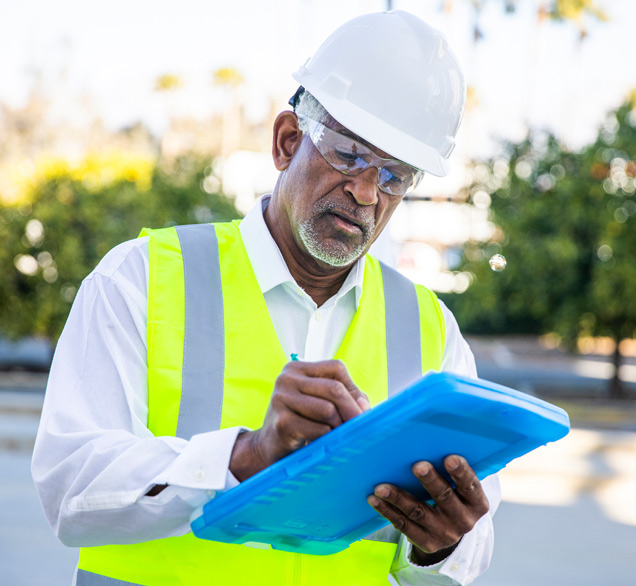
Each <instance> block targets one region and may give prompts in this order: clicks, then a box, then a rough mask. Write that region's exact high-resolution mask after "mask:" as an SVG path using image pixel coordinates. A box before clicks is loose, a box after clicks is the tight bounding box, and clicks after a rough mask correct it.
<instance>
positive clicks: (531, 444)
mask: <svg viewBox="0 0 636 586" xmlns="http://www.w3.org/2000/svg"><path fill="white" fill-rule="evenodd" d="M569 428H570V423H569V419H568V416H567V413H566V412H565V411H563V410H562V409H560V408H559V407H556V406H554V405H551V404H550V403H547V402H545V401H542V400H540V399H537V398H535V397H532V396H530V395H526V394H524V393H520V392H519V391H515V390H513V389H509V388H506V387H503V386H501V385H497V384H494V383H490V382H488V381H485V380H481V379H469V378H465V377H459V376H455V375H451V374H447V373H432V374H429V375H428V376H425V377H423V378H422V379H420V380H419V381H418V382H416V383H415V384H414V385H412V386H411V387H409V388H408V389H406V390H405V391H403V392H402V393H400V394H398V395H396V396H394V397H392V398H391V399H389V400H387V401H385V402H383V403H381V404H380V405H378V406H376V407H375V408H373V409H371V410H369V411H367V412H365V413H363V414H362V415H360V416H358V417H355V418H354V419H352V420H351V421H348V422H346V423H345V424H343V425H341V426H340V427H338V428H336V429H334V430H333V431H331V432H330V433H328V434H327V435H325V436H323V437H321V438H319V439H317V440H316V441H314V442H312V443H311V444H309V445H308V446H306V447H304V448H302V449H300V450H298V451H297V452H294V453H293V454H291V455H289V456H287V457H286V458H284V459H283V460H281V461H279V462H277V463H276V464H273V465H272V466H270V467H269V468H267V469H265V470H263V471H262V472H259V473H258V474H256V475H255V476H253V477H252V478H250V479H248V480H246V481H245V482H243V483H241V484H240V485H239V486H237V487H235V488H233V489H232V490H230V491H228V492H227V493H224V494H221V495H218V496H217V497H216V498H215V499H213V500H212V501H210V502H209V503H207V504H206V505H204V506H203V508H202V510H200V511H199V513H200V514H198V515H195V516H194V517H196V518H194V519H193V521H192V523H191V526H192V531H193V532H194V534H195V535H196V536H197V537H199V538H202V539H208V540H211V541H222V542H225V543H251V544H264V547H267V546H269V545H271V547H273V548H274V549H280V550H284V551H293V552H300V553H308V554H316V555H328V554H332V553H336V552H338V551H341V550H343V549H345V548H347V547H348V546H349V545H350V544H351V543H353V542H354V541H357V540H359V539H362V538H363V537H365V536H367V535H369V534H370V533H373V532H374V531H377V530H378V529H380V528H382V527H384V526H385V525H387V524H388V522H387V521H386V520H385V519H384V518H383V517H381V516H380V515H378V514H377V513H376V512H375V511H374V510H373V509H372V508H371V507H370V506H369V504H368V503H367V500H366V498H367V496H368V495H370V494H372V492H373V488H374V487H375V486H376V485H377V484H380V483H382V482H388V483H391V484H395V485H396V486H400V487H401V488H404V489H405V490H407V491H408V492H410V493H412V494H414V495H416V496H419V497H420V498H422V499H424V500H428V499H429V498H430V495H428V494H427V493H426V491H424V489H423V488H422V486H421V485H420V484H419V482H418V481H417V479H416V478H415V477H414V476H413V474H412V472H411V466H412V465H413V464H414V463H415V462H417V461H419V460H428V461H429V462H431V463H432V464H433V465H434V466H435V468H436V469H437V470H438V471H440V472H443V473H444V475H445V476H446V478H447V479H448V480H450V478H448V476H447V475H446V473H445V472H444V469H443V466H442V462H443V460H444V458H445V457H446V456H448V455H449V454H460V455H462V456H464V457H465V458H466V459H467V460H468V463H469V464H470V465H471V466H472V467H473V468H474V469H475V471H476V473H477V476H478V477H479V478H480V479H483V478H485V477H486V476H489V475H490V474H494V473H495V472H497V471H499V470H501V469H502V468H503V467H505V466H506V464H508V463H509V462H510V461H511V460H514V459H515V458H518V457H520V456H522V455H524V454H526V453H528V452H530V451H531V450H534V449H535V448H537V447H539V446H542V445H544V444H547V443H548V442H553V441H556V440H558V439H561V438H562V437H564V436H565V435H567V433H568V431H569Z"/></svg>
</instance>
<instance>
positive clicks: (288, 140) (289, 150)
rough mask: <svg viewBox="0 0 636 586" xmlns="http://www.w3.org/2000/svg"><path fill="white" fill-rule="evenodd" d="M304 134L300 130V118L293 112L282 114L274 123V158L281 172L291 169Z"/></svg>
mask: <svg viewBox="0 0 636 586" xmlns="http://www.w3.org/2000/svg"><path fill="white" fill-rule="evenodd" d="M302 137H303V133H302V132H301V131H300V129H299V128H298V117H297V116H296V114H294V113H293V112H291V111H289V110H286V111H285V112H281V113H280V114H279V115H278V116H277V117H276V120H275V121H274V136H273V142H272V158H273V159H274V165H275V167H276V168H277V169H278V170H279V171H284V170H285V169H287V167H289V163H290V162H291V160H292V157H293V156H294V153H295V152H296V149H297V148H298V147H299V146H300V141H301V140H302Z"/></svg>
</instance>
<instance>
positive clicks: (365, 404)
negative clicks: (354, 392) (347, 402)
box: [357, 397, 370, 411]
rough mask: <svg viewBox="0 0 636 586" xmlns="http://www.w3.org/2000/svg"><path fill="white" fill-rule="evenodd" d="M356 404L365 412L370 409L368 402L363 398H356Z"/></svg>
mask: <svg viewBox="0 0 636 586" xmlns="http://www.w3.org/2000/svg"><path fill="white" fill-rule="evenodd" d="M357 403H358V405H360V408H361V409H362V410H363V411H366V410H367V409H368V408H369V407H370V405H369V400H368V399H366V398H364V397H358V398H357Z"/></svg>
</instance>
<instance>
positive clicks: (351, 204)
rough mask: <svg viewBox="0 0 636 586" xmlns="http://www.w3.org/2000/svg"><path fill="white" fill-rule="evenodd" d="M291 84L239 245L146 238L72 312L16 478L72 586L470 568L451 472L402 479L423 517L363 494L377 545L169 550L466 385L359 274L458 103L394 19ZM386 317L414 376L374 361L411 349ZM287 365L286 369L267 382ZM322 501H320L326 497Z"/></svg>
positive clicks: (415, 34)
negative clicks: (31, 497) (412, 401)
mask: <svg viewBox="0 0 636 586" xmlns="http://www.w3.org/2000/svg"><path fill="white" fill-rule="evenodd" d="M398 56H399V58H398ZM295 77H296V79H297V80H298V81H299V82H300V83H302V84H303V86H304V87H301V88H300V89H299V91H298V92H297V94H296V95H295V96H294V98H293V99H292V102H293V105H294V108H295V112H291V111H286V112H282V113H281V114H280V115H279V116H278V117H277V119H276V121H275V123H274V132H273V158H274V163H275V165H276V168H277V169H278V170H279V171H280V172H281V174H280V176H279V179H278V182H277V184H276V187H275V189H274V192H273V194H272V195H271V196H265V197H264V198H262V200H261V201H260V202H259V204H258V206H257V207H256V208H255V209H254V210H252V211H251V212H250V214H248V216H247V217H246V218H245V219H244V220H243V221H242V222H241V223H240V224H239V223H238V222H237V223H229V224H219V225H201V226H194V227H180V228H177V229H176V230H175V229H166V230H158V231H149V232H147V236H146V237H144V238H140V239H138V240H136V241H132V242H127V243H124V244H122V245H120V246H119V247H117V248H115V249H114V250H113V251H111V252H110V253H109V254H108V255H107V256H106V257H105V258H104V259H103V260H102V262H101V263H100V265H99V266H98V267H97V269H96V270H95V271H94V272H93V273H91V275H89V276H88V277H87V279H86V280H85V282H84V284H83V285H82V288H81V290H80V293H79V294H78V297H77V300H76V302H75V304H74V306H73V309H72V311H71V315H70V316H69V320H68V323H67V326H66V328H65V331H64V333H63V334H62V337H61V338H60V342H59V345H58V348H57V351H56V357H55V360H54V364H53V366H52V369H51V375H50V379H49V386H48V389H47V394H46V399H45V405H44V411H43V416H42V422H41V427H40V431H39V434H38V439H37V442H36V447H35V451H34V459H33V476H34V479H35V482H36V485H37V487H38V491H39V494H40V498H41V500H42V503H43V506H44V508H45V511H46V513H47V516H48V518H49V521H50V522H51V524H52V526H53V528H54V530H55V531H56V533H57V535H58V537H59V538H60V539H61V540H62V541H63V542H64V543H66V544H67V545H72V546H81V547H83V549H82V552H81V554H80V561H79V569H78V572H77V577H76V579H77V584H78V585H79V586H82V585H87V584H90V585H94V584H151V585H153V586H154V585H157V584H167V585H168V584H199V583H210V584H243V583H250V584H251V583H258V584H268V585H269V584H272V585H275V584H285V583H290V584H297V583H298V584H347V585H351V584H365V585H367V584H386V583H387V579H388V576H389V573H390V574H391V576H392V577H391V580H394V581H397V582H398V583H399V584H402V585H409V584H467V583H469V582H471V581H472V580H473V579H474V578H475V577H476V576H477V575H479V574H480V573H481V572H482V571H483V570H484V569H485V568H486V567H487V565H488V562H489V559H490V555H491V551H492V520H491V514H492V513H493V512H494V509H495V508H496V506H497V504H498V500H499V496H498V484H497V481H496V478H495V479H493V478H491V479H487V480H486V481H484V483H483V485H482V483H480V482H479V481H478V480H477V478H476V476H475V474H474V472H473V471H472V469H471V468H470V467H469V466H468V464H467V463H466V461H465V460H463V459H462V458H461V457H459V456H450V457H448V458H447V459H446V461H445V464H444V465H445V467H446V469H447V471H448V473H449V474H450V475H451V476H452V478H453V479H454V481H455V483H456V485H457V488H456V489H455V490H453V489H451V487H450V486H449V485H448V484H447V483H446V482H445V481H444V480H443V479H442V477H441V476H440V475H439V473H438V472H437V471H436V470H434V469H433V468H432V466H431V465H430V464H428V463H427V462H419V463H416V464H415V465H414V467H413V473H414V474H415V476H416V477H417V478H418V479H419V481H420V482H421V483H422V485H423V486H424V487H425V488H426V489H427V490H428V491H429V492H430V494H431V495H432V496H433V497H434V499H435V501H436V506H435V507H430V506H428V505H427V504H426V503H421V502H418V501H417V500H416V499H414V498H413V497H412V496H410V495H409V494H407V493H406V492H404V491H402V490H401V489H400V488H399V487H396V486H391V485H387V484H383V485H379V486H378V487H376V489H375V492H374V494H373V495H369V498H368V502H369V505H370V506H372V507H374V508H375V509H376V510H377V511H378V512H379V513H380V514H382V515H383V516H385V517H386V518H387V519H388V520H389V521H390V522H391V523H392V524H393V526H394V527H395V528H396V529H397V530H398V531H397V532H395V534H394V535H390V534H389V533H390V532H386V534H384V535H383V536H378V535H375V534H374V535H372V536H370V537H369V539H366V540H362V541H360V542H358V543H355V544H352V546H351V547H350V548H348V549H347V550H345V551H344V552H341V553H339V554H334V555H331V556H311V555H301V554H290V553H286V552H279V551H274V550H261V549H253V548H247V547H244V546H239V545H228V544H221V543H212V542H207V541H203V540H197V539H196V538H194V537H193V536H192V535H191V534H190V533H189V518H190V515H191V513H192V511H193V510H194V508H195V507H196V506H198V505H200V504H202V503H203V502H205V501H206V500H208V499H209V498H213V497H214V496H215V492H216V491H222V490H227V489H229V488H231V487H232V486H234V485H236V484H237V483H238V482H241V481H243V480H245V479H247V478H249V477H250V476H252V475H253V474H255V473H256V472H258V471H260V470H262V469H263V468H265V467H266V466H268V465H270V464H272V463H273V462H276V461H277V460H279V459H280V458H282V457H284V456H285V455H287V454H289V453H291V452H293V451H294V450H296V449H298V448H299V447H302V446H303V445H305V444H306V443H307V442H310V441H312V440H314V439H316V438H317V437H319V436H321V435H323V434H325V433H328V432H329V431H330V430H331V429H333V428H334V427H337V426H338V425H340V424H341V423H343V422H344V421H347V420H349V419H351V418H353V417H355V416H357V415H358V414H360V413H361V412H362V411H364V410H366V409H368V408H369V405H370V404H371V405H373V404H376V403H377V402H379V401H381V400H383V399H385V398H386V397H387V394H388V393H389V392H396V391H399V390H400V388H402V387H403V386H404V384H403V383H404V381H409V382H410V381H412V380H413V379H414V378H415V377H417V376H419V375H421V374H422V372H424V371H427V370H429V369H437V370H449V371H455V372H459V373H462V374H468V375H475V369H474V361H473V359H472V355H471V354H470V350H469V349H468V347H467V345H466V343H465V342H464V341H463V339H462V338H461V335H460V334H459V331H458V329H457V325H456V323H455V321H454V319H453V317H452V315H451V314H450V313H449V312H448V310H447V309H446V308H445V307H444V306H443V305H441V304H440V303H439V302H438V301H437V299H436V297H435V296H434V295H433V294H432V293H430V292H429V291H427V290H426V289H424V288H423V287H417V288H415V287H414V286H413V285H412V284H410V283H409V282H406V280H405V279H404V278H403V277H401V276H400V275H398V274H397V273H395V272H394V271H391V270H390V269H387V268H386V267H383V266H381V265H380V264H379V263H378V262H377V261H376V260H375V259H372V258H371V257H370V256H365V255H366V252H367V250H368V249H369V247H370V245H371V244H372V242H373V241H374V240H375V239H376V238H377V237H378V235H379V234H380V232H381V231H382V229H383V228H384V227H385V226H386V223H387V222H388V220H389V218H390V217H391V215H392V213H393V211H394V210H395V208H396V207H397V206H398V205H399V203H400V201H401V199H402V197H403V195H404V194H405V193H406V192H407V191H408V190H409V189H412V188H413V187H414V186H415V185H417V183H418V182H419V180H420V179H421V176H422V174H423V172H424V171H429V172H433V173H436V174H443V173H445V172H446V170H447V158H448V155H449V154H450V151H451V150H452V146H453V138H454V135H455V132H456V130H457V126H458V124H459V119H460V117H461V113H462V110H463V103H464V87H463V79H462V77H461V73H460V71H459V68H458V66H457V64H456V61H455V59H454V57H453V56H452V54H451V53H450V52H448V49H447V48H446V44H445V41H444V40H443V38H442V37H441V35H440V34H439V33H438V32H436V31H434V30H433V29H431V28H430V27H428V26H427V25H425V24H424V23H422V22H421V21H420V20H418V19H417V18H415V17H413V16H412V15H409V14H407V13H403V12H391V13H383V14H372V15H365V16H362V17H359V18H357V19H354V20H353V21H351V22H349V23H347V24H345V25H343V26H342V27H340V29H338V30H337V31H336V32H335V33H334V34H333V35H332V36H331V37H330V38H329V39H328V40H327V41H326V42H325V43H324V44H323V46H322V47H321V48H320V49H319V50H318V52H317V53H316V55H315V56H314V58H313V59H312V60H310V61H309V62H308V63H307V64H306V65H305V66H304V67H302V68H301V70H300V71H299V72H298V73H297V74H296V76H295ZM414 108H415V109H414ZM418 108H419V109H418ZM396 284H397V285H396ZM394 286H397V289H392V287H394ZM392 291H404V292H405V293H404V296H403V295H402V293H400V294H399V295H398V294H397V293H394V292H392ZM383 298H384V300H385V302H382V299H383ZM408 299H411V300H412V302H413V303H414V305H413V307H414V311H415V314H414V315H415V320H414V322H415V326H414V331H415V337H416V338H417V340H416V347H417V355H418V356H417V364H418V365H417V372H414V373H410V374H409V375H408V377H410V378H408V379H405V378H404V377H405V373H404V372H403V370H404V368H402V367H401V366H400V367H396V359H395V355H396V354H398V355H399V354H400V352H395V351H394V350H395V349H396V348H397V349H398V350H400V351H401V349H402V348H407V347H412V346H414V344H412V343H411V340H409V339H407V338H406V332H407V331H412V330H413V327H411V326H412V324H409V323H406V322H407V320H405V319H403V317H401V315H402V312H401V306H402V305H408V304H409V303H410V302H409V301H408ZM390 303H394V305H395V304H397V307H398V311H397V314H399V315H398V316H397V317H395V316H393V315H392V313H391V312H392V311H393V310H390V311H389V309H388V308H389V304H390ZM411 315H412V314H411ZM418 316H419V319H418ZM418 326H419V327H418ZM396 331H397V332H398V333H400V332H404V335H398V336H397V337H396V336H395V332H396ZM390 332H393V333H390ZM396 338H397V340H396ZM420 340H421V343H420ZM420 347H421V348H422V349H420ZM292 353H296V354H299V355H300V356H301V358H302V360H299V361H294V362H289V356H290V355H291V354H292ZM334 357H335V358H337V359H339V360H331V359H332V358H334ZM420 361H421V363H420ZM361 389H362V390H361ZM362 391H364V392H362ZM484 488H486V490H487V493H488V494H486V491H485V490H484ZM325 498H328V499H336V498H338V494H337V487H334V490H333V493H332V494H328V495H325ZM489 501H490V502H489ZM489 505H490V506H489ZM489 508H490V511H489ZM394 537H395V538H394ZM90 546H101V547H90Z"/></svg>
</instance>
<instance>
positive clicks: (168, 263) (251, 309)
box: [77, 221, 445, 586]
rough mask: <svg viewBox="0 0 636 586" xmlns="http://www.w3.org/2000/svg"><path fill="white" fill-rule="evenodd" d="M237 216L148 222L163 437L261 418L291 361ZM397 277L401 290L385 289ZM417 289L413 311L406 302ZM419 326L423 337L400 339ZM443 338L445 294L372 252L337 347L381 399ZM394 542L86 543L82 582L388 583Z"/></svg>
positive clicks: (93, 585) (429, 366)
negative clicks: (322, 551) (300, 549)
mask: <svg viewBox="0 0 636 586" xmlns="http://www.w3.org/2000/svg"><path fill="white" fill-rule="evenodd" d="M238 224H239V222H238V221H235V222H230V223H225V224H202V225H196V226H180V227H177V228H167V229H163V230H152V231H143V232H142V235H145V234H148V235H149V244H148V254H149V285H148V330H147V345H148V387H149V390H148V408H149V409H148V411H149V412H148V427H149V429H150V430H151V431H152V432H153V433H154V434H155V435H156V436H175V435H177V436H179V437H185V438H187V439H189V438H190V437H191V436H192V435H194V434H195V433H202V432H205V431H212V430H214V429H222V428H227V427H233V426H245V427H250V428H252V429H257V428H259V427H261V425H262V423H263V419H264V416H265V412H266V410H267V406H268V404H269V400H270V396H271V393H272V390H273V386H274V381H275V379H276V377H277V376H278V375H279V374H280V372H281V370H282V368H283V366H284V365H285V364H286V363H287V362H288V357H287V356H285V353H284V352H283V349H282V347H281V345H280V342H279V340H278V337H277V335H276V332H275V330H274V326H273V324H272V321H271V318H270V316H269V313H268V310H267V306H266V304H265V300H264V298H263V295H262V293H261V290H260V288H259V285H258V283H257V281H256V277H255V276H254V272H253V270H252V267H251V265H250V262H249V259H248V257H247V253H246V252H245V248H244V246H243V242H242V239H241V236H240V231H239V227H238ZM389 281H391V283H392V285H391V286H392V287H393V289H392V295H386V296H385V290H386V288H387V283H388V282H389ZM409 297H410V299H411V310H412V311H414V312H415V314H414V318H415V319H409V315H408V313H407V310H406V309H405V307H406V306H407V305H409V303H408V302H407V298H409ZM389 303H391V304H392V305H389ZM405 312H406V313H405ZM418 314H419V316H418ZM385 315H387V316H393V317H391V319H388V318H385ZM412 317H413V315H411V318H412ZM418 325H419V327H418ZM388 326H389V327H388ZM409 331H410V332H411V337H416V338H417V341H416V343H415V344H412V343H409V344H404V343H403V342H402V340H403V338H404V336H405V335H407V334H408V332H409ZM420 340H421V342H420ZM387 344H388V345H389V348H388V350H387ZM400 344H401V346H400ZM444 345H445V327H444V319H443V316H442V313H441V310H440V307H439V302H438V301H437V298H436V297H435V295H434V294H433V293H431V292H430V291H428V290H427V289H425V288H424V287H421V286H414V285H413V284H412V283H411V282H410V281H407V280H406V279H405V278H404V277H402V276H400V275H399V274H398V273H396V272H395V271H393V270H392V269H388V268H387V267H385V266H384V265H381V263H379V262H378V261H377V260H376V259H374V258H372V257H371V256H369V255H367V257H366V261H365V269H364V280H363V290H362V295H361V297H360V303H359V306H358V309H357V311H356V313H355V316H354V318H353V321H352V323H351V325H350V327H349V329H348V331H347V333H346V335H345V338H344V340H343V342H342V345H341V347H340V349H339V350H338V352H337V353H336V355H335V358H338V359H340V360H342V361H343V362H344V363H345V364H346V366H347V368H348V370H349V373H350V374H351V377H352V379H353V380H354V381H355V382H356V384H357V385H358V387H359V388H360V389H361V390H363V391H364V392H365V393H366V394H367V395H368V396H369V399H370V402H371V405H374V404H377V403H379V402H380V401H383V400H384V399H386V398H387V395H388V394H389V391H390V390H391V391H392V392H396V391H399V390H401V388H403V387H404V386H406V385H407V384H408V383H410V382H413V380H414V379H415V378H417V376H419V375H421V373H423V372H427V371H428V370H439V369H440V367H441V361H442V355H443V350H444ZM387 352H388V355H389V357H388V358H387ZM391 356H392V357H391ZM413 362H415V363H416V364H417V367H416V369H415V372H413V366H412V363H413ZM420 362H421V366H420ZM409 368H410V370H411V372H410V373H408V374H405V371H406V370H408V369H409ZM334 491H335V492H334V496H333V497H332V498H337V487H334ZM395 552H396V544H395V542H392V543H387V542H384V541H376V540H369V539H365V540H362V541H359V542H356V543H354V544H352V545H351V546H350V547H349V548H348V549H346V550H344V551H342V552H340V553H337V554H333V555H329V556H315V555H307V554H298V553H289V552H283V551H276V550H273V549H269V550H262V549H255V548H250V547H246V546H243V545H235V544H226V543H217V542H210V541H205V540H200V539H197V538H196V537H194V536H193V535H192V534H191V533H190V534H186V535H183V536H181V537H171V538H167V539H158V540H154V541H148V542H144V543H138V544H132V545H106V546H99V547H87V548H82V550H81V553H80V560H79V568H78V577H77V586H97V585H99V586H101V585H109V586H113V585H123V584H141V585H144V586H176V585H180V584H183V585H198V584H215V585H222V586H224V585H240V584H250V585H254V584H258V585H259V586H280V585H282V584H294V585H296V584H297V585H302V586H310V585H320V586H325V585H326V584H329V585H330V586H336V585H340V584H341V585H343V586H344V585H346V586H354V585H358V584H359V585H360V586H363V585H364V586H371V585H376V584H377V585H383V586H384V585H386V584H387V583H388V574H389V570H390V567H391V562H392V560H393V558H394V555H395Z"/></svg>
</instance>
